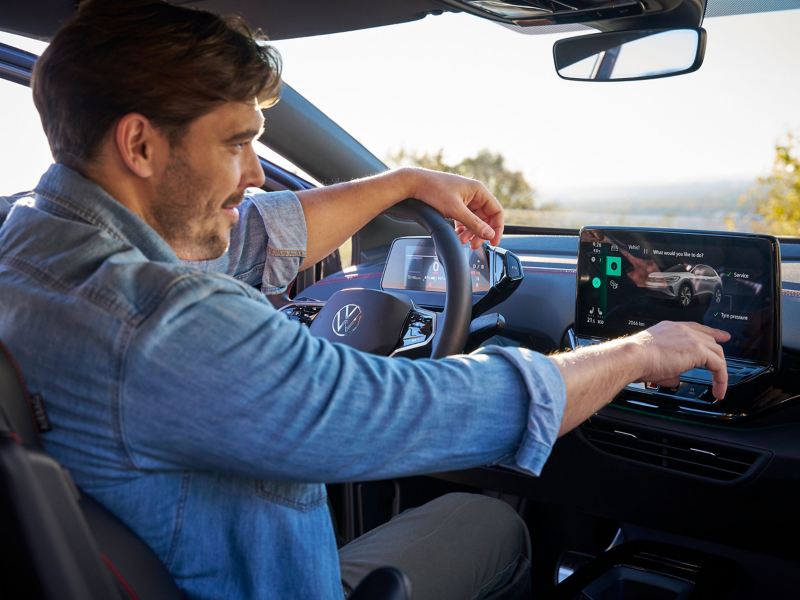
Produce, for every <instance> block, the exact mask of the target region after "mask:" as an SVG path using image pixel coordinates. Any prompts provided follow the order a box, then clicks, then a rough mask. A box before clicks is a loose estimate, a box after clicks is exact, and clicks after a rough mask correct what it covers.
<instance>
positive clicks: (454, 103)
mask: <svg viewBox="0 0 800 600" xmlns="http://www.w3.org/2000/svg"><path fill="white" fill-rule="evenodd" d="M704 27H705V28H706V29H707V30H708V44H707V50H706V58H705V62H704V64H703V66H702V67H701V69H700V70H699V71H698V72H696V73H693V74H690V75H683V76H679V77H673V78H667V79H661V80H654V81H644V82H629V83H582V82H568V81H564V80H561V79H559V78H558V76H557V75H556V74H555V71H554V69H553V65H552V50H551V48H552V44H553V42H554V41H555V39H557V37H554V36H551V35H523V34H519V33H515V32H512V31H510V30H508V29H506V28H504V27H501V26H498V25H496V24H494V23H490V22H486V21H482V20H480V19H476V18H474V17H469V16H466V15H453V14H446V15H442V16H437V17H428V18H426V19H423V20H421V21H417V22H414V23H410V24H402V25H395V26H390V27H383V28H378V29H372V30H365V31H357V32H348V33H345V34H336V35H329V36H318V37H315V38H306V39H300V40H288V41H280V42H277V43H276V46H277V47H278V48H279V50H280V51H281V53H282V55H283V58H284V65H285V67H284V78H285V80H286V81H287V82H288V83H290V84H291V85H292V86H293V87H295V89H297V90H298V91H299V92H300V93H302V94H304V95H305V96H306V97H307V98H308V99H309V100H311V101H312V102H314V103H315V104H317V105H318V106H319V107H320V108H321V109H322V110H323V111H325V112H326V113H328V114H329V115H330V116H331V117H332V118H333V119H334V120H335V121H337V122H339V124H340V125H342V126H343V127H344V128H345V129H346V130H348V131H350V132H351V133H352V134H353V135H354V136H355V137H356V138H357V139H358V140H359V141H361V142H362V143H364V144H365V145H366V146H367V147H368V148H369V149H370V150H372V151H373V152H374V153H375V154H376V155H377V156H378V157H380V158H385V157H386V156H387V155H389V154H390V153H391V152H394V151H396V150H398V149H400V148H406V149H408V150H413V151H420V152H421V151H428V152H434V151H436V150H439V149H443V150H444V151H445V156H446V158H447V159H448V160H450V161H458V160H460V159H462V158H464V157H465V156H470V155H474V154H475V153H476V152H477V151H478V150H480V149H482V148H488V149H490V150H492V151H495V152H502V153H503V154H504V156H505V157H506V159H507V162H508V164H509V165H510V166H511V167H512V168H514V169H519V170H522V171H523V172H524V173H525V175H526V177H527V178H528V180H529V181H530V182H531V183H532V184H533V185H534V186H535V187H536V189H537V190H538V191H539V192H544V193H545V194H547V193H563V192H565V191H570V190H572V191H575V192H579V191H581V190H587V189H596V188H602V187H606V188H608V187H614V186H635V185H642V184H661V183H672V182H677V181H680V182H686V181H709V180H718V179H719V180H721V179H737V180H741V179H748V178H755V177H756V176H758V175H761V174H764V173H766V172H767V171H768V170H769V168H770V166H771V162H772V157H773V146H774V144H775V143H776V142H777V141H778V140H779V139H780V138H781V136H782V135H784V134H785V133H786V132H787V131H789V130H792V129H794V130H800V108H799V107H800V77H797V66H796V57H798V56H800V35H798V31H800V10H794V11H786V12H780V13H765V14H762V15H747V16H737V17H719V18H714V19H707V20H706V21H705V23H704ZM570 35H574V34H570ZM9 39H12V36H9V35H5V34H0V41H6V42H8V41H9ZM27 45H28V46H29V47H31V49H32V50H36V49H39V50H40V49H41V47H42V46H41V44H40V43H38V42H29V43H28V44H27ZM29 98H30V95H29V91H28V90H26V89H25V88H21V87H20V86H15V85H11V84H9V83H7V82H2V81H0V107H2V108H3V110H2V111H0V131H2V132H3V136H4V138H5V139H6V140H8V139H14V140H15V143H14V144H13V145H10V144H4V145H2V146H0V169H1V170H0V175H2V177H0V181H2V182H3V183H2V187H0V194H2V193H10V191H15V190H20V189H24V188H26V187H30V186H31V185H33V184H34V183H35V181H36V179H37V177H38V174H40V173H41V171H42V170H43V169H44V168H45V167H46V165H47V163H48V162H49V160H50V159H49V156H48V152H47V146H46V142H45V141H44V139H43V136H42V135H41V133H40V131H39V129H40V128H39V126H38V117H37V115H36V113H35V111H34V110H33V108H32V105H31V103H30V99H29ZM266 117H267V132H269V112H267V114H266ZM5 188H8V189H5Z"/></svg>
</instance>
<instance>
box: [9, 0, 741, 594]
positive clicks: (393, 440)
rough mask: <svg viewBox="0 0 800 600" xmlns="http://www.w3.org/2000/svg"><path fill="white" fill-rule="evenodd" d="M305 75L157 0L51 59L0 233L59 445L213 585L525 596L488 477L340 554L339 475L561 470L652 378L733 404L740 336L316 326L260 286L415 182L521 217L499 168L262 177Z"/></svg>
mask: <svg viewBox="0 0 800 600" xmlns="http://www.w3.org/2000/svg"><path fill="white" fill-rule="evenodd" d="M278 81H279V63H278V60H277V56H276V54H275V53H274V52H273V51H272V50H271V49H269V48H268V47H266V46H264V45H263V44H261V43H259V42H257V41H256V40H255V39H254V37H253V36H252V34H251V33H250V32H249V30H247V28H246V27H245V26H244V25H243V24H241V23H239V22H237V21H224V20H221V19H219V18H217V17H215V16H213V15H210V14H208V13H204V12H199V11H191V10H186V9H182V8H178V7H173V6H169V5H166V4H161V3H159V2H154V1H151V0H137V1H131V2H126V3H110V2H103V1H94V2H87V3H85V4H84V5H83V6H82V8H81V10H80V11H79V12H78V14H77V15H76V16H75V17H74V18H73V19H72V20H71V21H70V22H69V23H67V24H66V25H65V26H64V28H62V30H61V31H60V32H59V33H58V34H57V35H56V36H55V38H54V39H53V41H52V43H51V45H50V46H49V48H48V49H47V50H46V51H45V53H44V54H43V56H42V58H41V59H40V61H39V62H38V63H37V67H36V70H35V73H34V82H33V92H34V100H35V102H36V106H37V108H38V110H39V112H40V115H41V117H42V124H43V126H44V129H45V132H46V134H47V137H48V140H49V142H50V146H51V149H52V151H53V155H54V158H55V161H56V164H55V165H54V166H53V167H51V169H50V170H49V171H48V172H47V173H46V174H45V175H44V176H43V177H42V179H41V181H40V183H39V185H38V187H37V189H36V193H35V195H33V196H32V197H30V198H26V199H23V200H21V201H19V202H18V203H17V205H16V206H15V208H14V209H13V210H12V212H11V214H10V215H9V217H8V219H7V221H6V223H5V224H4V225H3V227H2V229H0V287H2V290H3V293H2V295H0V311H2V314H3V318H2V321H0V339H3V341H4V342H5V343H6V344H7V345H8V346H9V347H10V349H11V351H12V352H13V353H14V354H15V355H16V356H17V358H18V361H19V362H20V364H21V366H22V369H23V371H24V372H25V373H26V377H27V379H28V382H29V385H30V387H31V388H32V389H34V390H36V391H38V392H40V393H41V394H42V395H43V397H44V401H45V404H46V406H47V410H48V412H49V416H50V419H51V421H52V423H53V431H51V432H50V433H48V434H47V435H46V436H45V445H46V448H47V450H48V451H49V452H51V453H52V454H53V455H54V456H55V457H56V458H57V459H58V460H59V461H60V462H61V463H63V464H64V465H65V466H66V467H67V468H68V469H69V470H70V471H71V473H72V475H73V477H74V478H75V480H76V481H77V483H78V484H79V485H80V486H81V487H82V489H83V490H85V491H86V492H87V493H89V494H91V495H92V496H94V497H95V498H97V499H98V500H100V501H101V502H102V503H104V504H105V505H106V506H107V507H109V508H110V509H111V510H112V511H113V512H115V513H116V514H117V515H118V516H119V517H120V518H122V519H123V520H124V521H125V522H126V523H128V524H129V525H130V526H131V527H132V528H133V529H134V530H135V531H136V532H137V533H138V534H139V535H140V536H142V537H143V538H144V540H145V541H146V542H147V543H148V544H149V545H150V546H151V547H152V548H153V549H154V550H155V551H156V552H157V553H158V555H159V556H160V557H161V559H162V560H163V561H164V563H165V564H166V565H167V567H168V568H169V569H170V571H171V573H172V574H173V576H174V577H175V579H176V581H177V582H178V584H179V585H180V586H181V588H182V589H184V590H185V591H186V593H187V595H189V596H191V597H225V598H245V597H281V598H285V597H297V598H335V597H337V596H338V597H341V593H342V587H341V583H340V575H341V577H342V578H343V580H344V583H345V587H346V588H347V587H352V586H354V585H356V584H357V582H358V580H359V579H360V578H361V577H363V575H364V574H365V573H366V572H368V571H369V570H370V569H371V568H372V567H373V566H375V565H379V564H394V565H396V566H400V567H401V568H402V569H403V570H404V571H406V573H407V574H408V576H409V577H410V578H411V581H412V584H413V586H414V589H415V598H428V597H440V598H443V597H446V596H445V595H444V594H445V593H448V594H449V596H447V597H453V598H457V597H488V596H492V597H497V596H499V595H501V594H512V593H515V592H519V591H520V590H521V589H522V590H523V591H524V588H525V581H526V578H527V560H528V551H527V533H526V532H525V530H524V527H523V526H522V525H521V524H520V522H519V520H518V519H517V518H516V515H514V514H513V511H510V510H509V509H508V508H507V507H505V506H504V505H502V504H500V503H498V502H495V501H491V500H488V499H482V498H480V497H473V496H465V495H457V496H450V497H444V498H441V499H439V500H437V501H434V502H432V503H430V504H429V505H426V506H424V507H421V508H419V509H416V510H415V511H410V512H408V513H406V514H404V515H401V516H400V517H399V518H398V519H395V520H393V521H392V522H390V523H389V524H387V525H386V526H384V527H382V528H379V529H378V530H376V531H374V532H371V533H370V534H368V536H365V539H363V540H357V541H356V542H354V543H353V544H352V545H349V546H348V547H345V548H344V549H342V552H341V561H342V567H341V570H340V567H339V555H338V554H337V548H336V545H335V540H334V538H333V535H332V531H331V525H330V519H329V515H328V511H327V507H326V502H325V488H324V486H323V485H322V482H331V481H347V480H363V479H375V478H388V477H395V476H402V475H410V474H416V473H424V472H430V471H434V470H443V469H459V468H467V467H472V466H477V465H483V464H490V463H502V464H507V465H510V466H513V467H515V468H518V469H522V470H525V471H528V472H530V473H533V474H537V475H538V473H539V472H540V470H541V468H542V466H543V464H544V462H545V461H546V459H547V456H548V455H549V452H550V448H551V446H552V444H553V443H554V441H555V439H556V437H557V436H558V435H559V434H562V433H565V432H567V431H569V430H570V429H572V428H573V427H575V426H576V425H577V424H579V423H580V422H581V421H583V420H584V419H585V418H587V417H588V416H589V415H591V414H592V413H594V412H595V411H596V410H597V409H599V408H600V407H602V406H603V405H604V404H606V403H607V402H608V401H609V400H610V399H611V398H612V397H613V396H614V395H615V394H616V393H617V392H618V391H619V390H620V389H621V388H622V387H623V386H624V385H625V384H627V383H629V382H631V381H635V380H647V381H657V382H669V381H675V380H676V378H677V375H678V374H679V373H680V372H682V371H685V370H687V369H689V368H693V367H697V366H706V367H708V368H709V369H711V370H712V372H713V373H714V377H715V383H714V393H715V395H717V396H718V397H721V396H722V395H723V394H724V393H725V387H726V371H725V361H724V357H723V355H722V351H721V349H720V347H719V345H718V343H717V342H719V341H724V340H726V339H727V334H725V333H723V332H720V331H716V330H712V329H710V328H707V327H702V326H700V325H696V324H674V323H663V324H660V325H657V326H656V327H654V328H651V329H650V330H648V331H646V332H643V333H641V334H638V335H635V336H631V337H629V338H626V339H622V340H618V341H615V342H611V343H609V344H605V345H602V346H597V347H594V348H591V349H587V350H582V351H580V352H575V353H570V354H563V355H557V356H553V357H549V358H548V357H543V356H541V355H538V354H536V353H534V352H530V351H526V350H522V349H508V348H487V349H484V350H483V351H482V352H480V353H476V354H473V355H470V356H459V357H452V358H448V359H443V360H438V361H433V360H420V361H407V360H391V359H387V358H381V357H376V356H371V355H366V354H363V353H360V352H358V351H355V350H353V349H351V348H347V347H344V346H340V345H334V344H330V343H328V342H325V341H324V340H319V339H316V338H314V337H312V336H311V335H310V334H309V333H308V331H307V330H306V329H305V328H303V327H301V326H299V325H297V324H294V323H291V322H289V321H288V320H286V319H285V318H283V316H282V315H280V314H278V313H276V311H275V310H274V309H273V308H272V307H271V306H270V304H269V303H268V302H267V301H266V300H265V299H264V296H263V295H262V294H260V293H258V292H256V291H255V290H254V288H253V287H252V286H253V285H261V289H262V291H264V292H267V293H272V292H277V291H280V290H282V289H285V287H286V285H287V284H288V282H289V281H291V279H292V278H293V277H294V275H295V274H296V272H297V269H298V268H303V267H304V266H308V265H311V264H313V263H314V262H316V261H317V260H319V259H321V258H322V257H324V256H325V255H326V254H328V253H329V252H331V251H332V250H333V249H335V248H336V247H338V246H339V245H340V244H341V243H342V242H343V241H344V240H345V239H347V238H348V237H349V236H350V235H352V234H353V233H354V232H355V231H357V230H358V229H359V228H360V227H361V226H362V225H364V224H365V223H366V222H368V221H369V220H370V219H371V218H373V217H374V216H375V215H377V214H379V213H380V212H381V211H382V210H384V209H385V208H387V207H389V206H391V205H392V204H393V203H395V202H397V201H400V200H402V199H404V198H406V197H416V198H419V199H420V200H422V201H424V202H427V203H428V204H431V205H432V206H434V207H435V208H436V209H438V210H439V211H440V212H442V213H443V214H444V215H446V216H448V217H452V218H454V219H456V220H457V221H458V222H459V223H460V225H459V227H458V231H459V234H460V235H461V236H462V239H463V240H464V241H468V240H472V241H473V243H477V242H479V241H480V240H482V239H486V240H490V241H491V242H492V243H497V242H499V240H500V236H501V235H502V230H503V217H502V211H501V209H500V206H499V204H498V203H497V201H496V199H495V198H494V197H492V195H491V194H490V193H489V192H488V191H487V190H486V189H485V188H484V187H483V186H482V185H481V184H479V183H478V182H475V181H472V180H468V179H464V178H461V177H457V176H454V175H447V174H442V173H435V172H431V171H424V170H419V169H401V170H397V171H392V172H389V173H386V174H382V175H379V176H376V177H373V178H370V179H366V180H362V181H356V182H350V183H345V184H341V185H336V186H330V187H327V188H320V189H317V190H310V191H306V192H302V193H299V194H297V196H295V195H294V194H292V193H279V194H272V195H270V194H248V195H246V194H245V190H246V189H248V188H256V187H259V186H261V185H262V184H263V183H264V176H263V173H262V171H261V168H260V165H259V162H258V160H257V157H256V155H255V153H254V151H253V148H252V142H253V141H254V140H255V139H256V138H258V137H259V135H260V134H261V131H262V129H263V124H264V120H263V117H262V115H261V110H260V109H261V107H262V106H265V105H268V104H269V103H270V102H272V101H274V98H275V96H276V93H277V86H278ZM232 231H233V233H232ZM222 272H224V273H226V274H224V273H222ZM439 390H451V392H452V393H449V394H440V393H436V392H437V391H439ZM486 390H491V393H490V394H487V393H486ZM454 415H457V423H456V422H454Z"/></svg>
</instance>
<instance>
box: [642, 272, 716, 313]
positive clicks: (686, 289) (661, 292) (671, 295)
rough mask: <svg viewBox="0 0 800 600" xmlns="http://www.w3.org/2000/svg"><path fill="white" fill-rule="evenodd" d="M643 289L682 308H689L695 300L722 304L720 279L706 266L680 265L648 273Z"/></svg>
mask: <svg viewBox="0 0 800 600" xmlns="http://www.w3.org/2000/svg"><path fill="white" fill-rule="evenodd" d="M645 288H646V289H647V290H648V292H650V293H651V294H652V295H654V296H659V297H662V298H667V299H669V300H674V301H676V302H677V303H678V304H680V305H681V306H682V307H684V308H685V307H687V306H689V305H690V304H691V303H692V302H693V301H694V299H695V298H697V299H698V301H702V302H709V301H711V300H712V299H713V301H714V302H716V303H717V304H719V303H720V302H722V278H721V277H720V276H719V274H718V273H717V272H716V271H715V270H714V269H713V268H711V267H709V266H708V265H689V264H685V263H680V264H677V265H673V266H672V267H670V268H668V269H667V270H666V271H657V272H655V273H650V274H649V275H648V276H647V280H646V281H645Z"/></svg>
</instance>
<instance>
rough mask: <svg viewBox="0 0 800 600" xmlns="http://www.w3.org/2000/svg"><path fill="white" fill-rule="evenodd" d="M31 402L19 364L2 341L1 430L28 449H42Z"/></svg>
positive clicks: (0, 361) (0, 364)
mask: <svg viewBox="0 0 800 600" xmlns="http://www.w3.org/2000/svg"><path fill="white" fill-rule="evenodd" d="M32 401H33V396H32V395H31V394H30V392H28V388H27V387H26V385H25V380H24V378H23V377H22V371H20V369H19V365H17V363H16V361H15V360H14V357H13V356H11V352H10V351H9V350H8V348H6V347H5V345H3V343H2V342H0V429H2V430H4V431H7V432H9V433H12V435H13V436H16V437H17V438H18V441H19V442H20V443H22V445H23V446H25V447H26V448H41V440H40V439H39V428H38V425H37V423H36V420H35V418H34V416H33V414H34V413H33V407H32V406H31V404H30V403H31V402H32Z"/></svg>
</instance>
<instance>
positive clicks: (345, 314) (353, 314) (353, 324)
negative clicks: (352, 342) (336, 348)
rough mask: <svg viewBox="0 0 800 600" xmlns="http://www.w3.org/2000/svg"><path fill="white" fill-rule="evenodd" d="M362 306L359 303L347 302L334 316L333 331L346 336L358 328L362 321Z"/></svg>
mask: <svg viewBox="0 0 800 600" xmlns="http://www.w3.org/2000/svg"><path fill="white" fill-rule="evenodd" d="M361 315H362V312H361V307H360V306H359V305H358V304H346V305H345V306H343V307H342V308H340V309H339V310H338V311H337V312H336V315H334V317H333V324H332V325H331V328H332V329H333V333H335V334H336V335H338V336H339V337H344V336H345V335H347V334H348V333H352V332H353V331H355V330H356V329H358V326H359V324H360V323H361Z"/></svg>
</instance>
